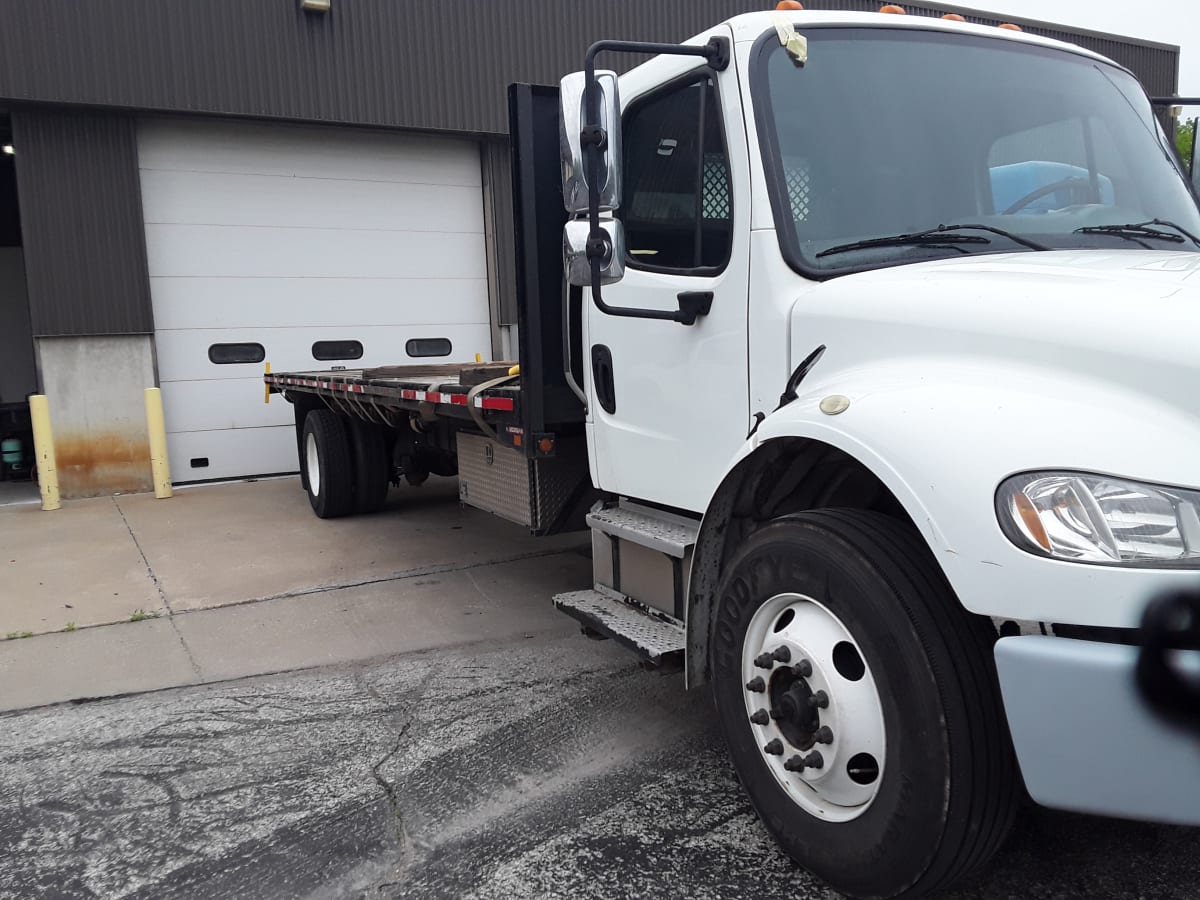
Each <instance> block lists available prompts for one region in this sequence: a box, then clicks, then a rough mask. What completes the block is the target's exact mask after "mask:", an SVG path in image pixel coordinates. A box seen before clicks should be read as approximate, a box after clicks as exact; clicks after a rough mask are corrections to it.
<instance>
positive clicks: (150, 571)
mask: <svg viewBox="0 0 1200 900" xmlns="http://www.w3.org/2000/svg"><path fill="white" fill-rule="evenodd" d="M112 502H113V506H115V507H116V508H117V515H119V516H120V517H121V522H122V523H123V524H124V525H125V530H126V531H128V532H129V538H130V540H132V541H133V546H135V547H136V548H137V552H138V556H140V557H141V558H142V565H144V566H145V567H146V574H147V575H149V576H150V581H151V583H152V584H153V585H154V590H155V591H157V592H158V599H159V600H160V601H162V605H163V607H164V608H165V609H166V611H167V615H168V616H170V615H174V610H172V609H171V603H170V601H169V600H167V592H166V591H164V590H163V586H162V582H161V581H159V580H158V575H157V574H155V572H154V567H153V566H151V565H150V560H148V559H147V558H146V551H145V550H143V549H142V544H141V542H140V541H139V540H138V539H137V535H136V534H134V533H133V526H131V525H130V524H129V520H128V519H126V518H125V510H123V509H121V504H120V503H118V502H117V495H116V494H113V496H112Z"/></svg>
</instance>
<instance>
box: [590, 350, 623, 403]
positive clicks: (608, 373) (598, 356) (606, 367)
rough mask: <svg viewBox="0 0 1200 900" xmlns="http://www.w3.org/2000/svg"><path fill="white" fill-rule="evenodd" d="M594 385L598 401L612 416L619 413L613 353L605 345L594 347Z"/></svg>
mask: <svg viewBox="0 0 1200 900" xmlns="http://www.w3.org/2000/svg"><path fill="white" fill-rule="evenodd" d="M592 383H593V384H595V385H596V400H598V401H599V403H600V408H601V409H603V410H604V411H605V412H606V413H608V414H609V415H610V416H611V415H612V414H613V413H615V412H616V411H617V390H616V384H615V383H614V379H613V361H612V351H611V350H609V349H608V348H607V347H605V346H604V345H603V344H596V345H595V346H593V347H592Z"/></svg>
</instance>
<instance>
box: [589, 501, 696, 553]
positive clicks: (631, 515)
mask: <svg viewBox="0 0 1200 900" xmlns="http://www.w3.org/2000/svg"><path fill="white" fill-rule="evenodd" d="M587 523H588V526H589V527H591V528H594V529H595V530H596V531H601V532H603V533H604V534H611V535H612V536H613V537H617V538H621V539H622V540H626V541H629V542H631V543H634V544H640V545H642V546H643V547H649V548H650V549H651V550H657V551H658V552H659V553H665V554H667V555H668V556H674V557H676V558H677V559H683V557H684V556H685V555H686V554H687V551H688V550H689V549H690V548H691V547H692V545H693V544H695V543H696V535H697V534H698V533H699V531H700V525H699V523H696V524H692V523H684V522H681V521H679V520H678V519H677V518H676V517H674V516H672V517H670V518H667V517H666V516H665V514H655V511H654V510H642V509H631V508H630V507H627V506H613V507H608V508H603V507H602V508H599V509H593V510H592V511H591V512H590V513H588V516H587Z"/></svg>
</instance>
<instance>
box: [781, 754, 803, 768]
mask: <svg viewBox="0 0 1200 900" xmlns="http://www.w3.org/2000/svg"><path fill="white" fill-rule="evenodd" d="M783 767H784V768H785V769H787V770H788V771H789V772H803V771H804V758H803V757H802V756H792V757H790V758H789V759H788V761H787V762H785V763H784V764H783Z"/></svg>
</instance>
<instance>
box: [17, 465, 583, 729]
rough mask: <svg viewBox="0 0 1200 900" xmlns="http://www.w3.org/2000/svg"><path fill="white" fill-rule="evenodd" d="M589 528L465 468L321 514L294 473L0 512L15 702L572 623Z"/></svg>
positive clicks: (120, 689) (281, 667)
mask: <svg viewBox="0 0 1200 900" xmlns="http://www.w3.org/2000/svg"><path fill="white" fill-rule="evenodd" d="M586 545H587V540H586V537H584V536H582V535H580V534H574V535H562V536H558V537H553V538H541V539H535V538H532V537H530V536H529V534H528V533H527V532H526V531H525V530H524V529H523V528H522V527H520V526H518V525H512V524H509V523H507V522H504V521H502V520H500V519H497V518H495V517H494V516H490V515H488V514H486V513H482V512H479V511H477V510H474V509H470V508H467V507H463V506H460V505H459V503H458V502H457V485H456V482H455V481H454V480H453V479H432V480H431V481H430V482H428V483H427V484H426V485H424V486H422V487H421V488H411V487H408V486H405V487H402V488H398V489H395V490H393V491H392V495H391V497H390V499H389V502H388V505H387V507H386V508H385V509H384V510H383V511H382V512H380V513H378V514H375V515H371V516H361V517H351V518H346V519H336V520H321V519H318V518H316V517H315V516H314V515H313V514H312V511H311V510H310V509H309V506H308V500H307V498H306V495H305V494H304V492H303V491H302V490H301V489H300V486H299V482H298V480H297V479H295V478H286V479H275V480H269V481H260V482H242V483H236V484H223V485H217V486H206V487H197V488H189V489H183V490H178V491H177V492H176V494H175V496H174V497H172V498H170V499H167V500H155V499H154V497H153V496H152V495H149V494H137V495H128V496H114V497H103V498H97V499H94V500H81V501H74V502H69V503H66V504H64V506H63V508H62V509H61V510H56V511H54V512H43V511H42V510H41V509H40V508H38V507H37V506H13V507H4V508H0V547H2V548H3V555H2V557H0V558H2V559H3V565H4V566H5V569H4V579H3V588H2V591H0V637H6V638H7V639H5V640H0V709H17V708H21V707H28V706H33V705H37V704H42V703H54V702H59V701H62V700H72V699H77V698H80V697H97V696H110V695H112V694H118V693H126V692H129V691H139V690H154V689H158V688H164V687H173V686H177V685H182V684H195V683H202V682H206V681H215V680H220V679H226V678H237V677H242V676H246V675H257V674H262V673H266V672H279V671H285V670H288V669H294V668H301V667H305V666H313V665H326V664H329V663H336V662H344V661H347V660H358V659H367V658H370V657H372V656H378V655H381V654H388V653H397V652H403V651H407V650H416V649H424V648H428V647H435V646H443V645H452V644H459V643H464V642H470V641H475V640H481V639H484V638H502V637H506V636H514V635H516V636H519V635H523V634H527V633H529V634H532V633H540V632H541V631H543V630H545V629H547V628H549V629H552V630H557V631H559V632H560V633H565V632H568V631H570V630H571V624H570V620H568V619H566V618H565V617H563V616H561V615H559V614H558V613H556V612H554V610H553V607H552V606H551V604H550V597H551V596H552V595H553V594H554V593H556V592H558V591H562V590H570V589H575V588H578V587H580V586H584V585H587V584H588V583H589V580H590V566H589V563H588V560H587V558H586V557H585V556H584V555H583V553H582V551H583V549H584V548H585V547H586Z"/></svg>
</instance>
